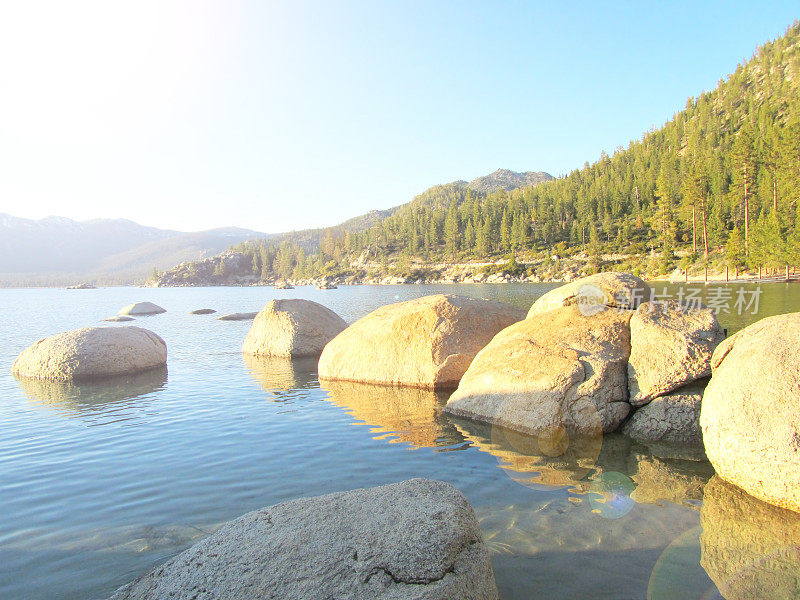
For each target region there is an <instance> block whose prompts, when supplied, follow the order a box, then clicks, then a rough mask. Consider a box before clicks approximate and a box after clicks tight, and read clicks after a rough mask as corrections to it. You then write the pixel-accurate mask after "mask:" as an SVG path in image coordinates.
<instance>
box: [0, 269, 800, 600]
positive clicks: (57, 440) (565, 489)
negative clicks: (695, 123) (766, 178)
mask: <svg viewBox="0 0 800 600" xmlns="http://www.w3.org/2000/svg"><path fill="white" fill-rule="evenodd" d="M552 287H554V286H553V285H544V284H542V285H537V284H520V285H498V286H489V285H483V286H475V285H463V286H454V285H450V286H446V285H442V286H396V287H394V286H376V287H369V286H362V287H343V288H340V289H338V290H328V291H323V290H317V289H313V288H299V289H295V290H286V291H280V290H273V289H271V288H188V289H138V288H108V289H100V290H70V291H67V290H0V311H2V315H3V318H2V319H0V339H2V340H3V343H2V346H0V598H4V599H5V598H25V599H38V598H42V599H43V598H48V599H51V598H52V599H67V598H82V599H83V598H104V597H107V596H108V595H109V594H110V593H111V592H113V590H114V589H116V588H117V587H118V586H120V585H122V584H124V583H126V582H128V581H130V580H131V579H133V578H135V577H136V576H138V575H140V574H141V573H142V572H144V571H146V570H147V569H148V568H150V567H151V566H152V565H154V564H156V563H158V562H160V561H162V560H164V559H165V558H168V557H169V556H172V555H174V554H175V553H177V552H179V551H180V550H182V549H184V548H186V547H187V546H189V545H190V544H192V543H193V542H195V541H197V540H198V539H200V538H202V537H203V536H205V535H207V534H208V533H209V532H211V531H213V530H214V528H215V527H216V526H218V525H219V524H220V523H222V522H224V521H226V520H229V519H232V518H234V517H236V516H239V515H241V514H242V513H244V512H247V511H249V510H252V509H255V508H259V507H261V506H265V505H269V504H273V503H275V502H280V501H282V500H287V499H291V498H296V497H300V496H307V495H316V494H322V493H327V492H332V491H337V490H344V489H352V488H356V487H364V486H371V485H379V484H382V483H388V482H392V481H398V480H402V479H407V478H410V477H434V478H438V479H443V480H446V481H450V482H452V483H453V484H454V485H456V487H458V488H459V489H461V490H462V491H463V492H464V493H465V494H466V495H467V496H468V497H469V499H470V501H471V502H472V503H473V505H474V506H475V509H476V512H477V513H478V516H479V518H480V520H481V524H482V527H483V530H484V534H485V537H486V539H487V542H488V544H489V546H490V548H491V550H492V553H493V561H494V567H495V572H496V576H497V579H498V584H499V586H500V589H501V595H502V597H503V598H505V599H516V598H530V597H542V598H583V597H587V598H588V597H592V598H687V599H693V598H698V599H699V598H711V597H720V596H721V595H723V594H724V597H726V598H729V599H732V598H752V597H762V598H769V597H774V598H787V597H792V595H797V593H800V590H798V589H797V585H798V584H797V581H798V578H800V567H798V564H800V558H798V554H800V552H798V549H797V547H798V540H800V522H798V518H797V517H795V515H793V514H791V513H786V512H784V511H780V510H778V509H773V508H772V507H768V506H766V505H763V504H761V503H759V502H758V501H755V500H752V499H750V498H749V497H747V496H745V495H742V494H739V493H738V492H737V491H736V490H735V489H732V488H730V487H729V486H726V485H724V484H722V483H720V482H719V481H718V480H716V479H713V480H712V482H711V484H710V485H707V483H708V481H709V478H710V477H711V476H712V475H713V471H712V470H711V468H710V466H709V465H708V464H707V463H706V462H704V461H702V460H697V459H698V458H699V457H698V456H696V455H693V454H692V453H691V452H685V451H682V450H681V449H676V448H653V447H650V448H648V447H644V446H641V445H638V444H634V443H632V442H631V441H630V440H627V439H626V438H624V437H622V436H618V435H609V436H605V438H604V439H590V440H572V444H571V446H570V448H569V449H568V451H567V452H566V454H564V455H562V456H558V457H553V456H549V454H552V453H553V452H552V451H551V449H549V448H547V446H546V444H543V447H540V446H539V443H538V440H536V439H534V438H527V437H525V436H519V435H515V434H513V433H510V432H505V431H502V430H499V429H492V428H489V427H486V426H483V425H479V424H476V423H472V422H470V421H466V420H460V419H458V420H457V419H452V418H448V417H446V416H444V415H442V414H441V405H442V402H443V401H444V398H442V397H441V396H436V395H434V394H431V393H425V392H420V391H415V390H393V389H387V388H375V387H371V386H363V385H362V386H358V385H352V384H338V385H331V386H329V387H330V389H321V388H320V385H319V382H318V381H317V376H316V371H315V369H316V364H315V361H308V360H304V361H294V362H292V361H275V360H272V361H264V360H256V359H251V358H246V357H243V356H242V354H241V353H240V351H239V349H240V346H241V342H242V340H243V338H244V335H245V334H246V332H247V330H248V328H249V326H250V322H223V321H217V320H216V319H215V318H214V317H215V316H216V315H211V316H195V315H189V314H187V313H188V312H189V311H190V310H193V309H196V308H203V307H211V308H215V309H217V310H218V311H220V312H219V314H224V313H226V312H246V311H254V310H258V309H260V308H261V307H262V306H263V305H264V304H265V303H266V302H267V301H268V300H269V299H271V298H274V297H304V298H309V299H312V300H317V301H319V302H322V303H323V304H325V305H327V306H329V307H330V308H332V309H333V310H335V311H337V312H338V313H339V314H341V315H342V316H343V317H344V318H345V319H346V320H348V321H352V320H355V319H356V318H358V317H360V316H362V315H364V314H366V313H367V312H369V311H370V310H372V309H374V308H376V307H378V306H381V305H383V304H387V303H390V302H394V301H399V300H404V299H408V298H411V297H416V296H421V295H426V294H430V293H435V292H439V291H444V292H447V293H460V294H465V295H473V296H478V297H484V298H495V299H502V300H506V301H510V302H513V303H515V304H517V305H519V306H521V307H525V308H526V307H527V306H529V305H530V304H531V303H532V302H533V300H534V299H535V298H536V297H537V296H539V295H540V294H541V293H543V292H544V291H546V290H548V289H550V288H552ZM663 287H664V286H663V285H661V284H658V285H657V286H656V288H657V290H658V291H659V292H660V291H662V288H663ZM678 288H679V286H673V285H670V286H667V291H668V292H669V293H672V294H677V293H678ZM748 289H750V288H748ZM762 289H763V290H764V292H763V294H762V295H761V297H760V301H761V303H760V314H759V315H755V316H754V315H751V314H743V315H738V314H736V310H735V308H733V305H732V310H731V314H725V313H722V314H721V315H720V319H721V321H722V322H723V325H724V326H726V327H728V328H729V329H730V331H734V330H736V329H738V328H740V327H742V326H743V325H746V324H747V323H749V322H752V321H753V320H755V319H756V318H758V317H759V316H765V315H766V314H775V313H780V312H789V311H792V310H800V286H791V285H790V286H786V285H779V284H773V285H771V286H764V287H763V288H762ZM703 293H704V294H708V293H709V290H707V289H705V288H704V289H703ZM140 300H149V301H152V302H155V303H157V304H160V305H161V306H164V307H165V308H166V309H167V310H168V312H167V313H165V314H162V315H155V316H152V317H142V318H139V319H137V320H136V321H135V322H134V323H133V324H136V325H141V326H143V327H147V328H149V329H152V330H153V331H155V332H157V333H158V334H159V335H161V336H162V337H163V338H164V339H165V340H166V342H167V345H168V348H169V360H168V372H154V373H150V374H146V375H140V376H137V377H134V378H128V379H127V380H122V381H119V380H118V381H115V382H113V383H106V384H99V383H98V384H91V385H81V386H60V385H53V384H49V385H47V384H37V383H35V382H24V383H23V382H18V381H17V380H15V379H14V378H13V377H12V376H11V375H9V374H8V370H9V368H10V365H11V363H12V362H13V360H14V358H15V357H16V355H17V354H18V353H19V352H20V351H21V350H22V349H24V348H25V347H26V346H28V345H29V344H30V343H32V342H33V341H35V340H37V339H39V338H42V337H45V336H47V335H51V334H53V333H57V332H59V331H65V330H68V329H74V328H77V327H82V326H87V325H95V324H100V323H99V322H100V319H102V318H104V317H107V316H111V315H113V314H114V313H116V311H117V310H118V309H119V308H121V307H122V306H124V305H126V304H129V303H131V302H135V301H140ZM109 326H116V325H111V324H109ZM709 576H710V577H709ZM714 582H716V585H715V583H714ZM792 582H793V583H792ZM792 585H794V586H795V588H794V592H792V589H791V586H792ZM717 586H719V588H720V589H721V590H722V594H720V592H719V591H718V589H717ZM754 590H760V591H758V593H755V592H754Z"/></svg>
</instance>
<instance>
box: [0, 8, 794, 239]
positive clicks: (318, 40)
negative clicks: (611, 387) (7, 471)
mask: <svg viewBox="0 0 800 600" xmlns="http://www.w3.org/2000/svg"><path fill="white" fill-rule="evenodd" d="M687 11H689V13H687ZM0 14H2V16H3V18H2V19H0V32H2V35H0V47H2V49H3V50H4V52H3V55H4V56H13V57H14V60H13V61H6V62H5V63H3V64H2V66H0V73H2V75H3V77H2V80H3V81H4V82H5V84H6V90H4V93H3V94H2V95H0V98H2V99H0V103H2V106H3V107H4V109H5V110H3V118H2V122H1V124H0V128H2V130H3V133H4V135H3V136H0V160H1V161H2V163H3V164H4V166H5V173H4V176H3V177H2V178H0V198H2V200H0V213H9V214H12V215H14V216H17V217H22V218H33V219H39V218H42V217H45V216H48V215H57V216H64V217H69V218H72V219H75V220H78V221H85V220H88V219H97V218H125V219H130V220H132V221H135V222H136V223H140V224H142V225H147V226H152V227H159V228H163V229H174V230H179V231H201V230H207V229H213V228H216V227H220V226H234V227H242V228H247V229H252V230H256V231H263V232H267V233H276V232H282V231H290V230H298V229H307V228H314V227H320V226H327V225H333V224H336V223H339V222H342V221H344V220H346V219H348V218H351V217H354V216H357V215H360V214H363V213H365V212H368V211H370V210H376V209H385V208H389V207H393V206H396V205H399V204H402V203H405V202H408V201H409V200H411V198H413V196H414V195H415V194H418V193H420V192H422V191H423V190H425V189H427V188H428V187H430V186H432V185H436V184H439V183H446V182H449V181H454V180H458V179H465V180H470V179H473V178H475V177H479V176H482V175H486V174H488V173H490V172H492V171H494V170H495V169H497V168H508V169H512V170H515V171H528V170H531V171H547V172H549V173H551V174H553V175H555V176H559V175H561V174H564V173H567V172H569V171H571V170H573V169H576V168H580V167H581V166H582V165H583V164H584V162H587V161H588V162H593V161H594V160H596V159H597V158H598V157H599V155H600V153H601V151H605V152H607V153H609V154H610V153H613V151H614V149H615V148H616V147H617V146H620V145H622V146H626V145H627V144H628V142H629V141H630V140H632V139H639V138H640V137H641V135H642V134H643V133H644V132H646V131H647V130H648V129H650V128H652V127H658V126H660V125H661V124H663V123H664V122H665V121H667V120H668V119H670V118H671V117H672V115H673V114H674V113H675V112H677V111H679V110H681V109H682V108H683V107H684V106H685V103H686V99H687V98H688V97H689V96H696V95H698V94H699V93H701V92H702V91H705V90H710V89H713V88H714V87H715V86H716V84H717V81H718V80H719V79H720V77H723V76H725V75H727V74H728V73H730V72H732V71H733V70H734V69H735V68H736V66H737V64H739V63H740V62H742V61H744V60H746V59H747V58H749V57H750V56H751V55H752V54H753V52H754V51H755V49H756V47H757V46H758V45H760V44H763V43H765V42H767V41H768V40H770V39H774V38H775V37H778V36H780V35H782V34H783V33H784V31H785V29H786V27H787V26H788V25H789V24H791V23H792V21H793V20H794V19H795V18H797V16H798V15H797V8H796V5H794V4H792V3H789V2H776V3H771V4H770V5H769V6H768V7H765V6H764V5H759V6H756V5H750V4H746V3H741V4H737V5H730V4H727V3H725V4H723V3H693V4H691V5H690V6H689V5H670V6H649V5H648V6H629V5H624V4H616V5H611V6H608V5H604V6H603V7H595V6H591V7H583V6H577V5H571V6H570V5H568V6H562V5H559V6H558V7H545V6H538V5H531V6H519V5H514V4H500V5H497V4H494V5H491V6H485V5H480V4H477V3H469V4H452V3H444V2H442V3H436V4H434V5H429V4H426V3H403V4H385V5H372V4H370V3H348V4H347V6H342V5H337V6H331V5H326V4H324V3H306V4H302V5H299V6H291V7H288V6H279V5H277V4H270V5H268V6H263V5H261V4H260V3H256V2H239V3H235V4H233V5H225V6H223V5H217V4H214V3H191V4H188V3H184V4H171V5H161V4H159V3H141V4H136V5H135V6H133V5H125V6H123V5H116V6H114V5H107V4H104V3H79V4H70V5H69V6H61V5H59V4H57V3H52V4H48V3H31V4H25V5H6V6H4V7H3V8H2V9H0Z"/></svg>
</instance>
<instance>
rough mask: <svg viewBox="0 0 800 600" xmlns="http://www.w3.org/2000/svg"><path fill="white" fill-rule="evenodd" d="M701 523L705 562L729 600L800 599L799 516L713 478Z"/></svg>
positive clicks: (707, 488) (702, 552)
mask: <svg viewBox="0 0 800 600" xmlns="http://www.w3.org/2000/svg"><path fill="white" fill-rule="evenodd" d="M700 523H701V525H702V527H703V534H702V535H701V536H700V549H701V559H700V564H701V565H702V566H703V568H704V569H705V570H706V572H707V573H708V575H709V577H711V579H712V580H713V581H714V583H715V584H716V585H717V588H719V591H720V593H721V594H722V596H724V597H725V598H727V600H752V599H754V598H758V599H759V600H784V599H785V598H800V577H798V573H800V515H798V514H797V513H795V512H792V511H789V510H786V509H782V508H778V507H775V506H771V505H769V504H767V503H765V502H761V501H760V500H758V499H756V498H753V497H752V496H750V495H748V494H746V493H744V492H743V491H742V490H740V489H739V488H737V487H736V486H734V485H731V484H729V483H726V482H725V481H723V480H722V479H721V478H719V477H714V478H713V479H712V480H711V481H710V482H709V483H708V485H707V486H706V488H705V493H704V496H703V506H702V508H701V509H700Z"/></svg>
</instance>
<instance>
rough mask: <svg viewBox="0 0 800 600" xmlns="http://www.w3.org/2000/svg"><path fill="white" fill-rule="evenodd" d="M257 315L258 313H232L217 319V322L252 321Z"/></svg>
mask: <svg viewBox="0 0 800 600" xmlns="http://www.w3.org/2000/svg"><path fill="white" fill-rule="evenodd" d="M257 314H258V313H257V312H244V313H230V314H228V315H222V316H221V317H217V321H252V320H253V319H255V318H256V315H257Z"/></svg>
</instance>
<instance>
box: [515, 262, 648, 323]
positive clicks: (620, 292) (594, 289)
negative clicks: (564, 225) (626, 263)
mask: <svg viewBox="0 0 800 600" xmlns="http://www.w3.org/2000/svg"><path fill="white" fill-rule="evenodd" d="M650 294H651V292H650V286H648V285H647V284H646V283H645V282H644V281H642V280H641V279H639V278H638V277H636V275H632V274H631V273H619V272H609V273H597V274H596V275H590V276H589V277H582V278H580V279H576V280H575V281H572V282H570V283H568V284H566V285H562V286H561V287H558V288H556V289H554V290H550V291H549V292H547V293H546V294H544V295H543V296H541V297H540V298H539V299H538V300H536V302H534V303H533V306H531V308H530V310H529V311H528V317H532V316H533V315H537V314H539V313H543V312H547V311H550V310H555V309H558V308H561V307H562V306H566V305H568V304H579V305H581V306H584V308H585V312H594V311H595V310H597V308H599V307H603V306H608V307H614V308H623V309H634V308H636V307H637V306H639V304H640V303H642V302H646V301H647V300H649V299H650Z"/></svg>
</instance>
